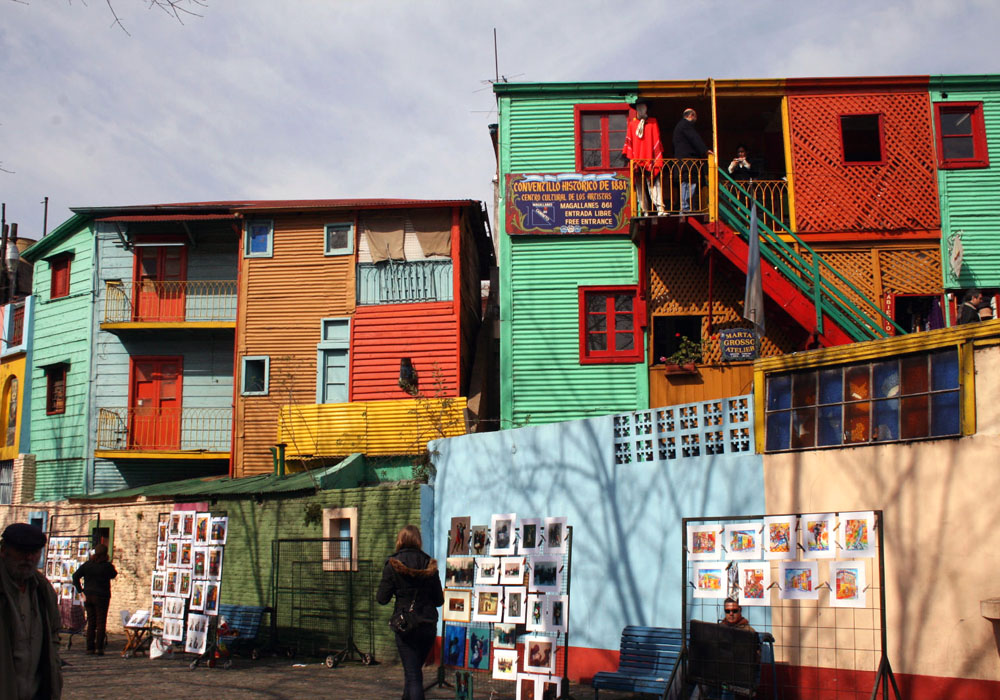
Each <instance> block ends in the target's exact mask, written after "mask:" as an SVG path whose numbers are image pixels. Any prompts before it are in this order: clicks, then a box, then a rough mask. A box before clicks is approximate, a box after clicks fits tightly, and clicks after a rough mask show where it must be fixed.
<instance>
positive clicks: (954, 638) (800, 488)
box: [764, 347, 1000, 681]
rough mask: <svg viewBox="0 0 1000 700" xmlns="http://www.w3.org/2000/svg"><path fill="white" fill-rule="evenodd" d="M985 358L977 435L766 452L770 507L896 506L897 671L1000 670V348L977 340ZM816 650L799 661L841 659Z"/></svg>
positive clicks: (986, 674) (891, 521)
mask: <svg viewBox="0 0 1000 700" xmlns="http://www.w3.org/2000/svg"><path fill="white" fill-rule="evenodd" d="M975 366H976V387H975V389H976V412H977V415H976V418H977V432H976V434H975V435H973V436H970V437H963V438H957V439H950V440H933V441H927V442H914V443H909V444H892V445H881V446H873V447H857V448H849V449H836V450H814V451H805V452H796V453H785V454H775V455H765V457H764V484H765V492H766V503H767V510H768V512H771V513H796V512H798V513H816V512H830V511H850V510H868V509H881V510H883V511H884V519H885V532H884V536H885V569H886V614H887V625H886V629H887V630H888V653H889V661H890V662H891V663H892V667H893V669H894V671H896V672H897V673H911V674H921V675H931V676H948V677H961V678H977V679H985V680H998V681H1000V658H998V641H997V640H998V639H1000V637H996V638H995V637H994V630H993V626H992V624H991V623H990V622H989V621H988V620H986V619H984V618H983V617H982V616H981V615H980V608H979V603H980V601H981V600H984V599H986V598H992V597H997V596H1000V546H998V538H997V532H998V528H997V522H996V520H997V515H998V508H997V507H996V500H997V494H1000V348H997V347H985V348H979V349H977V350H976V354H975ZM820 571H821V576H820V580H821V581H822V580H825V578H824V577H823V575H822V572H823V569H822V567H821V570H820ZM876 572H877V568H876ZM869 583H870V584H871V583H872V582H871V581H870V582H869ZM871 604H872V603H869V605H871ZM844 612H845V611H834V610H832V609H826V610H821V609H811V610H810V609H803V610H802V613H801V614H802V615H804V616H807V617H808V616H811V615H826V616H828V617H830V616H832V615H834V613H838V614H839V613H844ZM850 612H851V611H847V613H848V614H850ZM843 621H844V622H846V621H847V620H846V616H845V619H844V620H843ZM831 622H832V621H831ZM841 622H842V620H841V619H840V618H839V617H838V619H837V624H836V625H835V626H836V627H838V628H840V627H842V625H841V624H840V623H841ZM874 622H875V626H876V627H877V618H875V620H874ZM775 624H776V625H778V624H780V623H779V621H778V620H775ZM821 626H823V625H821ZM864 626H865V625H861V626H860V627H864ZM776 636H778V635H777V633H776ZM855 636H856V637H857V639H856V640H855V643H856V644H857V646H856V647H855V648H863V646H865V645H867V644H868V641H866V640H870V639H874V641H875V642H876V644H877V642H878V636H877V633H875V634H874V635H873V634H870V633H865V634H862V633H861V632H860V630H857V631H855ZM788 641H790V640H788ZM805 641H806V640H803V646H806V645H805ZM780 642H781V639H780V638H779V644H780ZM822 646H823V645H820V647H822ZM811 654H812V656H811V657H810V658H801V659H798V660H797V661H798V663H802V664H803V665H813V663H816V662H818V665H822V666H833V665H835V664H834V663H833V658H832V657H831V656H830V655H826V656H824V655H823V653H822V648H820V649H819V650H815V651H814V652H811ZM817 655H818V656H819V658H818V659H817V658H816V657H817ZM788 660H792V659H788ZM859 661H860V662H861V663H859V665H858V666H857V668H870V666H868V665H867V663H864V662H867V661H868V659H859ZM876 663H877V660H876ZM841 667H843V666H841Z"/></svg>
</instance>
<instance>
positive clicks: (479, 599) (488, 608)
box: [472, 586, 503, 622]
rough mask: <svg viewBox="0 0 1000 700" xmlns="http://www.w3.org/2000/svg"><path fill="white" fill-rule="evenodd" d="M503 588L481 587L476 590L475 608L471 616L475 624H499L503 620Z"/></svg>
mask: <svg viewBox="0 0 1000 700" xmlns="http://www.w3.org/2000/svg"><path fill="white" fill-rule="evenodd" d="M502 601H503V588H502V587H500V586H482V587H478V588H476V607H475V609H474V611H473V614H472V619H473V620H474V621H475V622H500V620H501V619H503V608H502V607H501V603H502Z"/></svg>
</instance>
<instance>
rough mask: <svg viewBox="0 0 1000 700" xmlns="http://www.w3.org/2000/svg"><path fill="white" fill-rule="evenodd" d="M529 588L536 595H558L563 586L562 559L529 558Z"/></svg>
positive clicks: (553, 557) (547, 557)
mask: <svg viewBox="0 0 1000 700" xmlns="http://www.w3.org/2000/svg"><path fill="white" fill-rule="evenodd" d="M528 568H529V572H528V580H529V585H528V588H529V590H531V591H532V592H534V593H558V592H559V589H560V587H561V586H562V557H561V556H560V555H558V554H556V555H552V556H549V555H545V556H540V557H529V560H528Z"/></svg>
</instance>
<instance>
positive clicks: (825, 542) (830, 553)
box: [799, 513, 837, 559]
mask: <svg viewBox="0 0 1000 700" xmlns="http://www.w3.org/2000/svg"><path fill="white" fill-rule="evenodd" d="M835 523H836V516H835V515H834V514H833V513H810V514H809V515H803V516H801V517H800V518H799V531H800V532H801V533H802V558H803V559H833V558H834V556H835V555H836V553H837V550H836V545H835V542H834V538H833V527H834V524H835Z"/></svg>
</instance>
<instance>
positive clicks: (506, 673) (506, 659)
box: [493, 649, 517, 681]
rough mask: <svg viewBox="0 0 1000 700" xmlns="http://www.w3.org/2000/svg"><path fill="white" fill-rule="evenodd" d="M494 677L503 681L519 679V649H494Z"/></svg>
mask: <svg viewBox="0 0 1000 700" xmlns="http://www.w3.org/2000/svg"><path fill="white" fill-rule="evenodd" d="M493 677H494V678H496V679H497V680H501V681H513V680H517V649H494V650H493Z"/></svg>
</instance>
